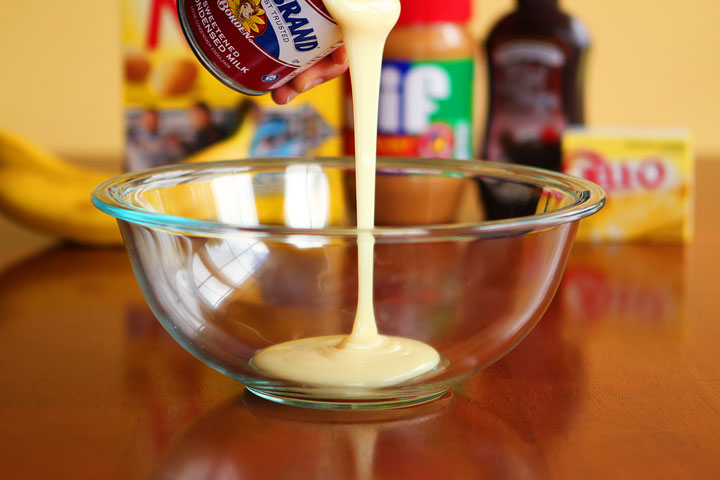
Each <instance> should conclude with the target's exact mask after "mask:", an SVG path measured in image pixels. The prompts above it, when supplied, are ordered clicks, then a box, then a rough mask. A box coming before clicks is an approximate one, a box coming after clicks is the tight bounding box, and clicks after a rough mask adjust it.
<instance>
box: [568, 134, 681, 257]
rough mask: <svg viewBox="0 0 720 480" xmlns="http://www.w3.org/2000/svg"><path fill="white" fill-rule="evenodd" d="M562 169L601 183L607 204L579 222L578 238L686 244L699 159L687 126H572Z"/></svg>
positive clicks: (580, 239) (581, 239)
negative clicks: (696, 156)
mask: <svg viewBox="0 0 720 480" xmlns="http://www.w3.org/2000/svg"><path fill="white" fill-rule="evenodd" d="M562 149H563V171H564V172H565V173H569V174H571V175H575V176H578V177H582V178H585V179H587V180H590V181H592V182H595V183H597V184H598V185H600V186H601V187H603V188H604V189H605V191H606V193H607V197H608V200H607V204H606V206H605V208H603V209H602V210H601V211H600V212H599V213H597V214H596V215H593V216H591V217H588V218H586V219H584V220H583V221H582V222H581V223H580V228H579V230H578V236H577V239H578V240H579V241H631V242H655V243H688V242H690V241H692V238H693V210H694V201H693V200H694V184H695V161H694V155H693V150H692V142H691V138H690V134H689V133H688V132H687V131H686V130H684V129H664V128H601V127H588V128H572V129H568V130H567V131H566V132H565V134H564V136H563V142H562Z"/></svg>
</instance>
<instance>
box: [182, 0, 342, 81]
mask: <svg viewBox="0 0 720 480" xmlns="http://www.w3.org/2000/svg"><path fill="white" fill-rule="evenodd" d="M177 8H178V18H179V19H180V25H181V27H182V30H183V32H184V33H185V37H186V38H187V40H188V43H189V44H190V47H191V49H192V50H193V52H194V53H195V55H196V56H197V58H198V60H200V62H201V63H202V64H203V65H204V66H205V68H207V69H208V70H209V71H210V72H211V73H212V74H213V75H215V77H217V78H218V80H220V81H221V82H222V83H224V84H225V85H227V86H228V87H230V88H232V89H234V90H237V91H238V92H241V93H244V94H246V95H264V94H266V93H269V92H270V91H272V90H274V89H276V88H278V87H280V86H282V85H284V84H286V83H287V82H289V81H290V80H292V79H293V78H295V77H297V76H298V75H299V74H300V73H302V72H304V71H305V70H307V69H308V68H310V67H311V66H312V65H314V64H315V63H317V62H318V61H320V60H321V59H323V58H324V57H326V56H328V55H329V54H330V53H332V52H333V51H334V50H336V49H337V48H338V47H340V45H342V40H341V34H340V29H339V28H338V26H337V24H336V23H335V21H334V20H333V19H332V17H331V16H330V14H329V13H328V11H327V9H326V8H325V6H324V5H323V3H322V1H321V0H178V3H177Z"/></svg>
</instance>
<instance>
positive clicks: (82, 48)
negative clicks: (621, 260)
mask: <svg viewBox="0 0 720 480" xmlns="http://www.w3.org/2000/svg"><path fill="white" fill-rule="evenodd" d="M405 1H411V0H405ZM441 3H442V2H440V3H439V4H441ZM511 4H512V2H511V0H480V1H479V2H478V8H477V9H476V11H477V20H476V21H475V22H474V23H473V30H474V31H475V32H476V33H477V34H478V35H481V36H484V35H485V33H486V32H487V30H488V28H489V26H490V25H491V24H492V23H493V22H494V21H495V20H496V19H497V18H498V16H499V15H500V14H501V13H502V12H505V11H508V10H509V9H510V7H511ZM0 5H1V6H2V9H1V10H0V11H2V14H0V60H1V61H2V71H1V72H2V73H1V74H0V128H7V129H12V130H15V131H17V132H19V133H21V134H23V135H25V136H28V137H30V138H31V139H33V140H36V141H37V142H40V143H42V144H44V145H46V146H47V147H49V148H51V149H53V150H55V151H57V152H59V153H61V154H66V155H70V156H74V157H85V158H104V159H107V158H119V157H120V155H121V152H122V112H121V96H120V74H121V72H120V61H119V52H120V45H119V38H120V27H119V18H118V13H119V10H120V9H119V0H102V1H97V0H95V1H91V0H64V1H58V0H53V1H50V0H34V1H26V0H0ZM563 5H564V6H565V8H566V10H568V11H570V12H573V13H576V14H577V15H579V16H580V17H581V18H583V19H584V20H585V22H586V23H587V24H588V26H589V29H590V31H591V34H592V37H593V40H594V43H593V51H592V56H591V59H590V69H589V72H588V98H587V106H588V120H589V122H590V123H592V124H600V125H648V126H654V125H662V126H686V127H688V128H689V129H690V130H691V132H692V133H693V135H694V137H695V139H696V144H697V151H698V153H699V154H700V155H703V156H716V157H717V156H719V155H720V132H719V131H718V130H719V127H720V121H719V119H718V117H719V114H718V112H719V111H720V53H719V52H720V28H719V27H718V21H719V20H720V1H717V0H684V1H677V0H603V1H599V0H565V1H564V2H563Z"/></svg>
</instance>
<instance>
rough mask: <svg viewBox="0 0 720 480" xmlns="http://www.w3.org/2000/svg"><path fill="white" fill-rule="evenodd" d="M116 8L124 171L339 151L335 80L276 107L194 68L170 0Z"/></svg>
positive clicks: (130, 1) (124, 1) (139, 0)
mask: <svg viewBox="0 0 720 480" xmlns="http://www.w3.org/2000/svg"><path fill="white" fill-rule="evenodd" d="M231 3H232V2H231ZM256 3H257V2H256ZM235 4H238V2H235ZM256 6H257V5H256ZM120 8H121V17H122V48H123V51H122V61H123V77H124V78H123V97H124V106H125V130H126V135H125V138H126V142H125V146H126V149H125V163H126V168H127V169H128V170H139V169H144V168H151V167H156V166H161V165H170V164H173V163H177V162H181V161H185V160H188V159H189V160H191V161H201V160H230V159H237V158H258V157H288V156H334V155H339V154H340V153H342V142H341V136H340V128H341V122H342V119H343V112H342V102H341V98H342V83H341V81H340V80H335V81H332V82H328V83H327V84H324V85H321V86H319V87H317V88H314V89H312V90H311V91H309V92H307V93H303V94H302V95H300V96H298V97H297V98H296V99H295V100H293V102H292V103H291V104H290V105H287V106H283V107H278V106H276V105H275V104H274V103H273V102H272V100H271V98H270V96H269V95H264V96H259V97H249V96H246V95H242V94H240V93H238V92H236V91H234V90H232V89H230V88H229V87H227V86H225V85H223V84H222V83H220V81H219V80H217V79H216V78H215V77H213V76H212V74H211V73H210V72H208V71H207V70H206V69H205V68H204V67H203V66H202V65H201V64H200V62H199V61H198V60H197V59H196V57H195V55H194V54H193V53H192V51H191V49H190V47H189V46H188V44H187V41H186V39H185V36H184V35H183V33H182V30H181V27H180V23H179V20H178V15H177V7H176V1H175V0H121V2H120ZM221 143H222V144H223V145H222V146H218V145H217V144H221ZM218 152H220V153H218ZM218 155H219V156H220V157H222V158H216V157H217V156H218ZM230 157H232V158H230Z"/></svg>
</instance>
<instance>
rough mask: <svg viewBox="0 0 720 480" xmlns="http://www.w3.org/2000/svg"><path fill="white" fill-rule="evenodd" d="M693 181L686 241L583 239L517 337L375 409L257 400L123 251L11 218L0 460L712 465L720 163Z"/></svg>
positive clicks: (718, 401)
mask: <svg viewBox="0 0 720 480" xmlns="http://www.w3.org/2000/svg"><path fill="white" fill-rule="evenodd" d="M698 180H699V185H698V194H697V238H696V241H695V242H694V243H693V244H692V245H691V246H689V247H681V246H643V245H596V246H592V245H576V247H575V249H574V251H573V254H572V258H571V261H570V264H569V266H568V270H567V272H566V275H565V279H564V281H563V284H562V286H561V288H560V291H559V293H558V296H557V297H556V300H555V302H554V303H553V305H552V306H551V308H550V310H549V311H548V313H547V315H546V316H545V318H544V319H543V320H542V321H541V323H540V325H539V326H538V327H537V328H536V329H535V330H534V332H533V333H532V334H531V335H530V336H529V337H528V338H527V339H526V340H525V341H524V342H523V343H522V344H521V345H520V346H519V347H518V348H517V349H515V350H514V351H513V352H512V353H510V354H509V355H508V356H506V357H505V358H504V359H503V360H501V361H500V362H498V363H496V364H495V365H493V366H492V367H490V368H488V369H487V370H485V371H484V372H482V373H480V374H478V375H476V376H474V377H473V378H472V379H470V380H469V381H466V382H464V383H463V384H461V385H459V386H458V387H457V388H456V389H455V391H454V392H453V393H452V394H451V395H449V396H446V397H445V398H443V399H441V400H439V401H436V402H433V403H430V404H426V405H424V406H420V407H416V408H412V409H404V410H395V411H387V412H380V413H352V412H350V413H329V412H318V411H310V410H303V409H296V408H290V407H282V406H277V405H274V404H270V403H268V402H265V401H262V400H259V399H256V398H254V397H253V396H252V395H250V394H248V393H246V392H244V391H243V387H242V386H241V385H239V384H237V383H235V382H233V381H232V380H230V379H228V378H226V377H224V376H222V375H220V374H219V373H216V372H214V371H213V370H211V369H210V368H207V367H205V366H204V365H202V364H201V363H200V362H198V361H197V360H195V359H194V358H192V357H191V356H190V355H189V354H187V353H185V352H184V351H183V350H182V349H181V348H180V347H179V346H178V345H176V344H175V343H174V342H173V341H172V340H171V339H170V337H169V336H168V335H167V334H166V333H165V332H164V331H163V330H162V328H160V327H159V325H158V323H157V322H156V321H155V320H154V318H153V316H152V314H151V313H150V311H149V310H148V307H147V306H146V305H145V302H144V300H143V298H142V296H141V294H140V291H139V289H138V287H137V286H136V283H135V279H134V277H133V275H132V272H131V270H130V266H129V264H128V260H127V257H126V255H125V253H124V251H122V250H92V249H80V248H71V247H55V248H51V249H47V247H46V241H44V240H42V239H40V238H38V237H35V236H30V235H28V234H27V233H24V232H22V231H20V230H17V229H15V228H13V227H10V226H8V225H0V251H2V252H3V255H2V256H0V366H1V369H0V445H1V447H0V478H3V479H10V478H13V479H14V478H22V479H25V478H71V479H80V478H89V479H115V478H117V479H133V478H148V477H150V478H181V479H195V478H222V479H235V478H333V479H334V478H338V479H350V478H357V479H369V478H387V479H397V478H458V479H470V478H482V477H487V478H502V477H506V478H513V479H514V478H563V479H564V478H582V479H589V478H602V479H607V478H613V479H615V478H672V479H675V478H717V476H718V475H720V433H719V432H720V315H719V314H718V312H720V288H719V287H718V284H719V283H720V282H719V281H718V277H719V276H720V254H719V249H718V247H720V204H719V203H718V200H717V197H715V191H716V190H717V188H718V187H717V186H716V185H715V184H714V182H718V181H720V162H716V163H712V162H708V163H701V164H700V166H699V172H698ZM36 247H37V248H36ZM43 248H44V249H43ZM33 249H35V250H37V249H41V251H39V252H36V253H35V254H34V256H32V255H31V256H29V257H28V254H30V253H31V252H32V251H33ZM21 257H24V258H21ZM11 261H15V263H12V264H10V263H11Z"/></svg>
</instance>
